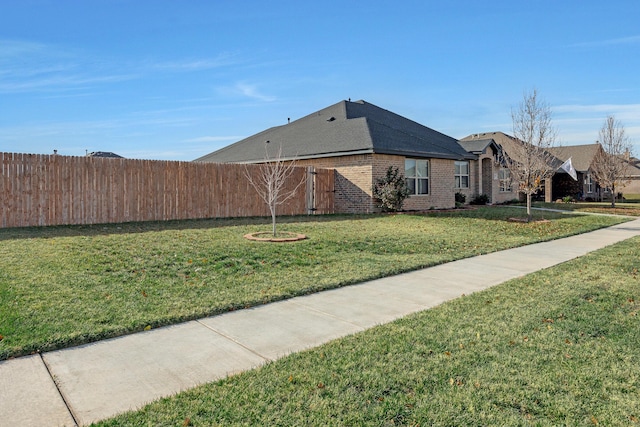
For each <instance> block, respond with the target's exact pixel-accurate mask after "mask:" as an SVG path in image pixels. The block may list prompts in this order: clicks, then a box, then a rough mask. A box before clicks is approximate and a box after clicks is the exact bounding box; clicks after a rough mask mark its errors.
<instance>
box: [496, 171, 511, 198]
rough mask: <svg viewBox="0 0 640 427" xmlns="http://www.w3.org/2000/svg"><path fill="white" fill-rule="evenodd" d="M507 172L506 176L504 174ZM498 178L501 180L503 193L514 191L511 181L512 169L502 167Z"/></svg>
mask: <svg viewBox="0 0 640 427" xmlns="http://www.w3.org/2000/svg"><path fill="white" fill-rule="evenodd" d="M505 173H506V177H504V176H502V175H503V174H505ZM498 180H499V181H500V192H501V193H510V192H512V191H513V186H512V182H511V171H510V170H509V169H507V168H500V169H499V170H498Z"/></svg>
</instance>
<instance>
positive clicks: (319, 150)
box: [195, 101, 477, 213]
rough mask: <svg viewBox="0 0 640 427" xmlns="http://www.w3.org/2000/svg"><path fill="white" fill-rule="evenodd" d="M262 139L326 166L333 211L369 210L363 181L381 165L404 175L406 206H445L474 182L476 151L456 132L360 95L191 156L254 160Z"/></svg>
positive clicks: (290, 156)
mask: <svg viewBox="0 0 640 427" xmlns="http://www.w3.org/2000/svg"><path fill="white" fill-rule="evenodd" d="M267 141H269V143H270V144H273V145H275V146H281V147H282V159H284V160H294V159H295V160H296V163H297V164H298V165H300V166H315V167H318V168H330V169H334V170H335V171H336V184H335V187H336V188H335V193H336V194H335V206H336V211H338V212H349V213H368V212H373V211H376V210H377V209H376V207H375V203H374V200H373V199H372V195H371V193H372V191H371V188H372V186H373V183H374V182H375V180H376V178H378V177H382V176H384V174H385V172H386V170H387V169H388V167H389V166H395V167H397V168H398V169H399V170H400V171H401V172H402V173H403V174H404V175H405V178H406V179H407V182H408V184H409V187H410V188H411V190H412V195H411V196H410V197H409V198H408V199H407V200H406V201H405V204H404V209H406V210H424V209H431V208H451V207H454V206H455V193H456V192H457V191H464V192H469V191H470V189H473V188H475V187H476V179H477V178H476V176H474V175H473V174H472V173H471V164H472V162H473V161H475V159H476V156H475V155H474V154H472V153H469V152H467V151H466V150H465V149H463V148H462V146H461V145H460V144H459V143H458V141H457V140H456V139H454V138H452V137H450V136H447V135H444V134H442V133H440V132H437V131H435V130H433V129H430V128H428V127H426V126H423V125H421V124H419V123H416V122H414V121H412V120H409V119H407V118H405V117H402V116H400V115H398V114H395V113H392V112H390V111H387V110H385V109H382V108H380V107H377V106H375V105H373V104H370V103H367V102H365V101H355V102H352V101H340V102H338V103H337V104H334V105H331V106H329V107H327V108H324V109H322V110H320V111H317V112H315V113H312V114H309V115H308V116H306V117H303V118H301V119H298V120H295V121H293V122H290V123H288V124H286V125H282V126H276V127H273V128H270V129H267V130H265V131H263V132H260V133H258V134H256V135H253V136H250V137H248V138H246V139H243V140H241V141H238V142H236V143H235V144H232V145H229V146H227V147H225V148H222V149H220V150H218V151H215V152H213V153H210V154H207V155H206V156H203V157H200V158H198V159H196V160H195V161H198V162H219V163H262V162H264V161H265V143H266V142H267Z"/></svg>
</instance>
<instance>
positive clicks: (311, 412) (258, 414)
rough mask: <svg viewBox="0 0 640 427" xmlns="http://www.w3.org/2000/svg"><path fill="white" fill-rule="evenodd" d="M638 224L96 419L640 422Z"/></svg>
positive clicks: (150, 422) (122, 425) (166, 422)
mask: <svg viewBox="0 0 640 427" xmlns="http://www.w3.org/2000/svg"><path fill="white" fill-rule="evenodd" d="M638 248H640V238H634V239H630V240H628V241H624V242H621V243H619V244H616V245H613V246H609V247H607V248H605V249H602V250H600V251H597V252H594V253H591V254H589V255H586V256H584V257H581V258H578V259H576V260H573V261H570V262H567V263H564V264H560V265H558V266H555V267H553V268H550V269H546V270H542V271H540V272H537V273H534V274H530V275H528V276H525V277H523V278H519V279H514V280H511V281H509V282H506V283H503V284H501V285H498V286H495V287H493V288H491V289H488V290H485V291H482V292H478V293H475V294H472V295H467V296H463V297H461V298H458V299H455V300H452V301H449V302H447V303H444V304H442V305H440V306H438V307H435V308H433V309H430V310H427V311H423V312H420V313H417V314H414V315H411V316H408V317H405V318H403V319H400V320H397V321H395V322H393V323H390V324H387V325H382V326H378V327H376V328H373V329H370V330H367V331H364V332H361V333H358V334H355V335H352V336H349V337H345V338H342V339H339V340H336V341H333V342H330V343H328V344H325V345H322V346H320V347H317V348H315V349H312V350H308V351H305V352H301V353H297V354H293V355H290V356H288V357H285V358H283V359H280V360H278V361H275V362H271V363H269V364H267V365H264V366H262V367H260V368H257V369H255V370H252V371H248V372H245V373H242V374H238V375H236V376H233V377H229V378H227V379H225V380H221V381H218V382H215V383H211V384H207V385H203V386H200V387H197V388H195V389H192V390H189V391H186V392H183V393H180V394H178V395H176V396H174V397H170V398H165V399H162V400H159V401H157V402H155V403H151V404H149V405H147V406H146V407H144V408H143V409H141V410H139V411H137V412H131V413H127V414H123V415H120V416H118V417H116V418H114V419H111V420H107V421H104V422H102V423H99V424H98V425H99V426H103V427H106V426H119V427H126V426H176V425H184V426H214V425H225V426H229V425H280V426H298V425H305V426H325V425H336V426H338V425H359V426H360V425H363V426H364V425H367V426H368V425H371V426H373V425H376V426H385V425H389V426H391V425H407V426H417V425H433V426H461V425H465V426H466V425H509V426H525V425H537V426H557V425H572V426H575V425H609V426H629V425H638V424H640V399H638V396H639V395H640V316H639V315H638V313H639V312H640V274H639V270H640V256H639V255H640V250H639V249H638Z"/></svg>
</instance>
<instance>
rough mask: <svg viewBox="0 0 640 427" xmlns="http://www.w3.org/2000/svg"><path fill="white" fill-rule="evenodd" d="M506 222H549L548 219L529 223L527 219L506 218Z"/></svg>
mask: <svg viewBox="0 0 640 427" xmlns="http://www.w3.org/2000/svg"><path fill="white" fill-rule="evenodd" d="M507 221H509V222H525V223H527V222H551V221H549V220H548V219H532V220H531V221H529V220H528V219H527V218H508V219H507Z"/></svg>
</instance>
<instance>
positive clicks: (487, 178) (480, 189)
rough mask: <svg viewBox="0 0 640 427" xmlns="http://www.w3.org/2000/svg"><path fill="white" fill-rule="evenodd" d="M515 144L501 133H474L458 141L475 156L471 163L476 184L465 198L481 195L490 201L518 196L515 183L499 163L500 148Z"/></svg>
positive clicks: (510, 137) (510, 138) (505, 148)
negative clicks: (476, 158) (475, 158)
mask: <svg viewBox="0 0 640 427" xmlns="http://www.w3.org/2000/svg"><path fill="white" fill-rule="evenodd" d="M516 143H517V142H516V140H515V138H513V137H512V136H509V135H507V134H505V133H503V132H486V133H476V134H472V135H469V136H467V137H465V138H462V139H461V140H460V145H462V147H464V149H465V150H467V151H468V152H469V153H472V154H474V155H476V156H477V157H478V160H477V161H475V162H472V174H473V175H474V176H475V180H474V182H475V185H474V187H473V189H470V190H469V191H468V192H467V193H466V195H467V196H468V197H467V200H470V199H473V197H476V196H477V195H481V194H484V195H486V196H487V197H488V198H489V203H504V202H508V201H511V200H514V199H519V194H518V183H517V182H513V180H512V179H511V173H510V172H509V169H507V168H506V167H504V163H503V162H502V151H503V150H506V151H508V149H509V147H511V146H512V144H516Z"/></svg>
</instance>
